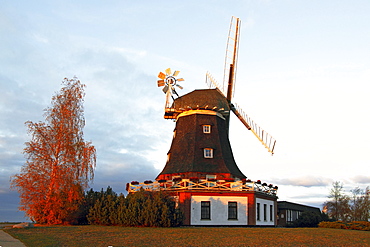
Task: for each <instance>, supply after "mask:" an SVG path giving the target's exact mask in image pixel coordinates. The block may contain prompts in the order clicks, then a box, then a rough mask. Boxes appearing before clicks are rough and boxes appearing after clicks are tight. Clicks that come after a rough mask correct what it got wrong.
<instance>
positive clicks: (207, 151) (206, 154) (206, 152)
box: [204, 148, 213, 159]
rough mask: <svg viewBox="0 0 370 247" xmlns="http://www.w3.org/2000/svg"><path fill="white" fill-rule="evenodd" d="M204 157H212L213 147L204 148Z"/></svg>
mask: <svg viewBox="0 0 370 247" xmlns="http://www.w3.org/2000/svg"><path fill="white" fill-rule="evenodd" d="M204 158H208V159H212V158H213V149H212V148H205V149H204Z"/></svg>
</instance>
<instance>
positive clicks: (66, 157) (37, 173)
mask: <svg viewBox="0 0 370 247" xmlns="http://www.w3.org/2000/svg"><path fill="white" fill-rule="evenodd" d="M84 87H85V85H84V84H81V82H80V81H79V80H78V79H77V78H76V77H75V78H73V79H67V78H65V79H64V80H63V82H62V88H61V90H60V91H59V92H57V93H56V94H55V95H54V96H53V97H52V101H51V106H50V107H48V108H46V109H45V110H44V117H45V122H36V123H35V122H32V121H28V122H26V126H27V128H28V132H29V135H30V136H31V140H30V141H28V142H26V143H25V146H26V147H25V148H24V155H25V158H26V162H25V164H24V165H23V167H22V168H21V171H20V173H19V174H16V175H14V176H13V177H12V186H13V187H14V188H16V189H17V190H18V192H19V193H20V199H21V200H20V210H21V211H24V212H25V214H26V215H27V216H28V217H29V218H30V219H31V220H33V221H35V222H37V223H41V224H63V223H71V222H73V221H74V219H73V218H71V217H72V215H73V213H74V212H75V211H76V210H77V209H78V207H79V204H80V203H81V202H82V200H83V198H84V190H85V189H86V188H88V182H89V181H90V180H92V179H93V176H94V168H95V165H96V150H95V147H94V146H93V145H92V143H91V142H85V141H84V138H83V128H84V126H85V118H84V108H83V103H84V96H85V92H84Z"/></svg>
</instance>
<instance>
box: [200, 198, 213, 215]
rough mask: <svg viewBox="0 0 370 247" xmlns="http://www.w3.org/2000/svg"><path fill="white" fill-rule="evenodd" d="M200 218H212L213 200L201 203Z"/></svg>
mask: <svg viewBox="0 0 370 247" xmlns="http://www.w3.org/2000/svg"><path fill="white" fill-rule="evenodd" d="M200 207H201V209H200V219H202V220H210V219H211V202H210V201H203V202H201V203H200Z"/></svg>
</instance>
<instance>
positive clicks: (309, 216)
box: [293, 211, 322, 227]
mask: <svg viewBox="0 0 370 247" xmlns="http://www.w3.org/2000/svg"><path fill="white" fill-rule="evenodd" d="M320 221H322V219H321V216H320V214H318V213H315V212H308V211H307V212H303V213H302V214H301V215H300V216H299V218H298V219H297V220H295V221H294V222H293V227H317V225H318V224H319V223H320Z"/></svg>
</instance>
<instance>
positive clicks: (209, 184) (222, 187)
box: [126, 179, 278, 196]
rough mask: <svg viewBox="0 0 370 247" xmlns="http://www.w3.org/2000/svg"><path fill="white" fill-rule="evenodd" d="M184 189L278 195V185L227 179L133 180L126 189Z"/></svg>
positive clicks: (132, 190) (134, 190)
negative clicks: (141, 181) (256, 192)
mask: <svg viewBox="0 0 370 247" xmlns="http://www.w3.org/2000/svg"><path fill="white" fill-rule="evenodd" d="M141 189H143V190H146V191H161V190H162V191H182V190H208V191H231V192H232V191H259V192H262V193H266V194H268V195H274V196H276V194H277V190H278V187H277V186H273V185H272V184H269V185H267V184H266V183H261V182H260V181H257V182H254V181H247V182H246V181H236V182H229V181H225V180H215V181H210V180H202V179H200V180H190V179H174V180H159V181H154V182H152V181H145V182H143V183H139V182H136V181H132V182H131V183H127V187H126V190H127V191H128V192H129V193H133V192H137V191H140V190H141Z"/></svg>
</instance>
